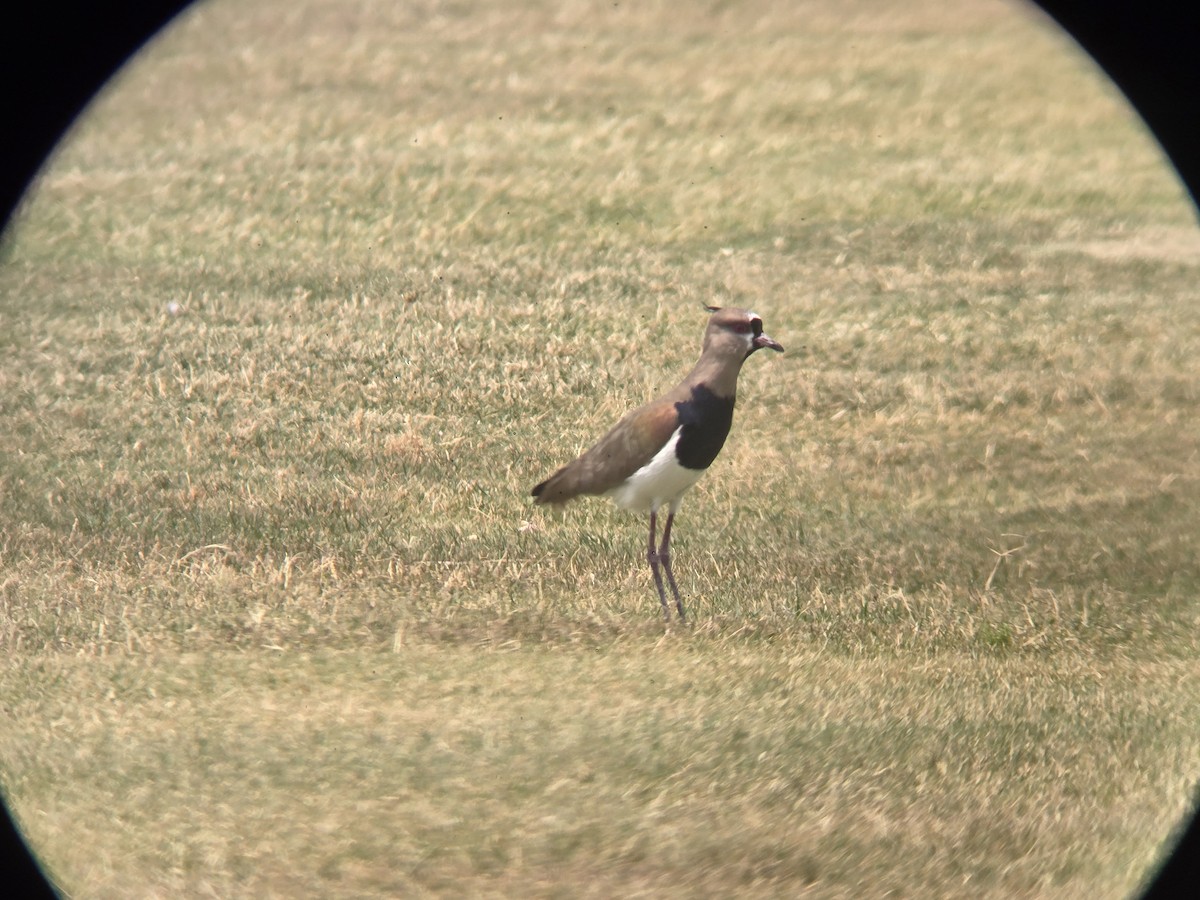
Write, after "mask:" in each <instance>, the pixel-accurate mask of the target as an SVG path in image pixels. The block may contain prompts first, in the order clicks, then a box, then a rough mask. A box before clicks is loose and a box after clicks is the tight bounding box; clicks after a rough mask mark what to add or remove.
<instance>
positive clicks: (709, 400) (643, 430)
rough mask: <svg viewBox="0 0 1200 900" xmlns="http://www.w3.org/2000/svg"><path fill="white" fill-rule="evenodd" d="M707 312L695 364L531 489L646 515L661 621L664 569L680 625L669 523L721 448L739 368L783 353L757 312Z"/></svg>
mask: <svg viewBox="0 0 1200 900" xmlns="http://www.w3.org/2000/svg"><path fill="white" fill-rule="evenodd" d="M708 310H709V311H710V312H711V313H712V316H711V318H709V320H708V327H707V328H706V329H705V331H704V345H703V348H702V349H701V351H700V359H699V360H698V361H697V362H696V365H695V366H694V367H693V368H692V371H690V372H689V373H688V375H687V377H686V378H684V379H683V381H681V382H680V383H679V384H678V385H676V386H675V387H674V388H672V389H671V390H669V391H667V393H665V394H663V395H662V396H661V397H659V398H658V399H657V400H651V401H650V402H649V403H647V404H645V405H644V406H639V407H638V408H637V409H635V410H633V412H631V413H629V414H628V415H626V416H625V417H624V418H623V419H621V421H619V422H618V423H617V424H616V425H614V426H613V428H612V430H611V431H609V432H608V434H606V435H605V436H604V437H602V438H601V439H600V440H599V442H597V444H596V445H595V446H594V447H592V448H591V449H590V450H588V451H587V452H585V453H584V454H583V455H582V456H580V457H579V458H578V459H576V460H575V461H574V462H572V463H570V464H568V465H566V466H563V467H562V468H561V469H559V470H558V471H557V472H555V473H554V474H553V475H551V476H550V477H549V478H547V479H546V480H545V481H543V482H542V483H541V484H539V485H538V486H537V487H535V488H534V489H533V496H534V497H535V498H536V500H535V502H537V503H566V502H567V501H568V500H570V499H572V498H573V497H578V496H579V495H581V494H597V495H603V496H607V497H612V498H613V500H615V501H616V503H617V505H619V506H621V507H624V508H625V509H631V510H634V511H637V512H648V513H649V514H650V543H649V547H648V549H647V551H646V560H647V562H649V563H650V571H651V572H653V573H654V586H655V587H656V588H658V600H659V602H660V603H661V604H662V610H663V618H665V619H666V620H667V621H670V618H671V609H670V607H669V606H668V605H667V595H666V592H665V591H664V590H663V579H662V573H663V572H666V575H667V583H668V584H669V585H670V586H671V593H672V594H673V595H674V596H675V608H676V609H678V610H679V618H680V620H681V621H686V618H687V617H686V615H685V614H684V612H683V601H682V600H681V599H680V597H679V588H678V586H677V585H676V584H675V575H674V573H672V571H671V525H672V524H673V523H674V522H675V513H676V512H677V511H678V509H679V502H680V500H681V499H682V498H683V494H684V492H685V491H686V490H687V489H688V488H690V487H691V486H692V485H693V484H695V483H696V480H697V479H698V478H699V477H700V476H701V475H702V474H703V473H704V470H705V469H707V468H708V467H709V466H710V465H711V464H712V461H713V460H714V459H716V458H717V454H718V453H719V452H720V451H721V446H722V445H723V444H724V443H725V437H726V435H728V434H729V426H730V424H732V422H733V404H734V400H735V397H736V394H737V379H738V373H739V372H740V371H741V370H742V363H744V362H745V361H746V360H747V359H748V358H749V357H750V354H752V353H753V352H754V351H755V350H760V349H762V348H763V347H770V348H771V349H772V350H775V351H777V352H780V353H782V352H783V347H782V346H780V344H779V342H778V341H775V340H773V339H772V338H770V337H768V336H767V335H765V334H763V324H762V319H761V318H759V316H758V315H757V314H756V313H753V312H750V311H749V310H745V309H721V308H719V307H715V306H710V307H708ZM664 505H665V506H666V507H667V522H666V525H665V526H664V527H663V534H662V543H661V544H658V545H657V546H656V545H655V533H656V531H657V524H658V511H659V509H660V508H661V507H663V506H664Z"/></svg>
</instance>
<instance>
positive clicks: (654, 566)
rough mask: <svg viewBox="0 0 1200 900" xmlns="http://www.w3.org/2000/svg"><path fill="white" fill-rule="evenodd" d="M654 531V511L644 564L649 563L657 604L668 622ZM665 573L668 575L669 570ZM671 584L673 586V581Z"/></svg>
mask: <svg viewBox="0 0 1200 900" xmlns="http://www.w3.org/2000/svg"><path fill="white" fill-rule="evenodd" d="M668 521H669V520H668ZM668 527H670V526H668ZM656 531H658V513H657V512H656V511H655V510H651V511H650V546H649V549H647V550H646V562H648V563H650V571H651V572H653V573H654V586H655V587H656V588H658V602H659V603H661V604H662V609H663V618H664V619H666V620H667V621H668V622H669V621H671V607H669V606H667V592H666V591H664V590H663V582H662V573H661V572H660V571H659V570H658V561H659V553H658V549H657V548H656V547H655V546H654V534H655V532H656ZM667 571H668V573H669V572H670V569H668V570H667ZM668 577H669V576H668ZM671 583H672V585H674V581H672V582H671Z"/></svg>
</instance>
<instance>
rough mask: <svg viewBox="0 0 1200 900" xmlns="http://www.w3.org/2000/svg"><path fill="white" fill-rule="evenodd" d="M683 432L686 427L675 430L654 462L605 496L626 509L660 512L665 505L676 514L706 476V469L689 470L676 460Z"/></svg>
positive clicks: (656, 455) (643, 467) (651, 461)
mask: <svg viewBox="0 0 1200 900" xmlns="http://www.w3.org/2000/svg"><path fill="white" fill-rule="evenodd" d="M682 431H683V428H682V427H680V428H677V429H675V433H674V434H673V435H671V439H670V440H669V441H667V443H666V446H664V447H663V448H662V449H661V450H659V451H658V453H657V454H655V456H654V459H652V460H650V462H648V463H646V465H644V466H642V467H641V468H640V469H638V470H637V471H636V472H634V473H633V474H632V475H630V476H629V478H628V480H626V482H625V483H624V484H622V485H620V486H618V487H615V488H613V489H612V490H610V491H608V492H607V493H606V494H605V496H606V497H612V498H613V500H614V501H615V502H616V504H617V505H618V506H620V507H622V508H623V509H631V510H634V511H635V512H651V511H657V510H658V508H659V507H660V506H662V505H663V504H666V505H668V506H669V507H670V508H671V509H672V511H673V510H675V509H677V508H678V506H679V498H680V497H681V496H683V492H684V491H686V490H687V489H688V488H690V487H691V486H692V485H693V484H695V483H696V481H697V480H698V479H699V478H700V476H701V475H703V474H704V470H703V469H685V468H684V467H683V466H681V465H680V464H679V461H678V460H677V459H676V458H675V445H676V444H677V443H678V442H679V434H680V432H682Z"/></svg>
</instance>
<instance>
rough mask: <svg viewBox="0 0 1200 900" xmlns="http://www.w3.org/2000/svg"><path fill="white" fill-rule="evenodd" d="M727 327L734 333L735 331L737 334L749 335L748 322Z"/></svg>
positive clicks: (735, 323) (734, 323)
mask: <svg viewBox="0 0 1200 900" xmlns="http://www.w3.org/2000/svg"><path fill="white" fill-rule="evenodd" d="M729 327H730V328H732V329H733V330H734V331H736V332H737V333H738V334H749V333H750V323H749V322H733V323H731V324H730V326H729Z"/></svg>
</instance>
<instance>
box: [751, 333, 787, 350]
mask: <svg viewBox="0 0 1200 900" xmlns="http://www.w3.org/2000/svg"><path fill="white" fill-rule="evenodd" d="M763 347H767V348H769V349H771V350H774V351H775V352H776V353H782V352H783V344H781V343H779V341H777V340H775V339H774V338H770V337H767V336H766V335H765V334H760V335H756V336H755V338H754V349H755V350H761V349H762V348H763Z"/></svg>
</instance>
